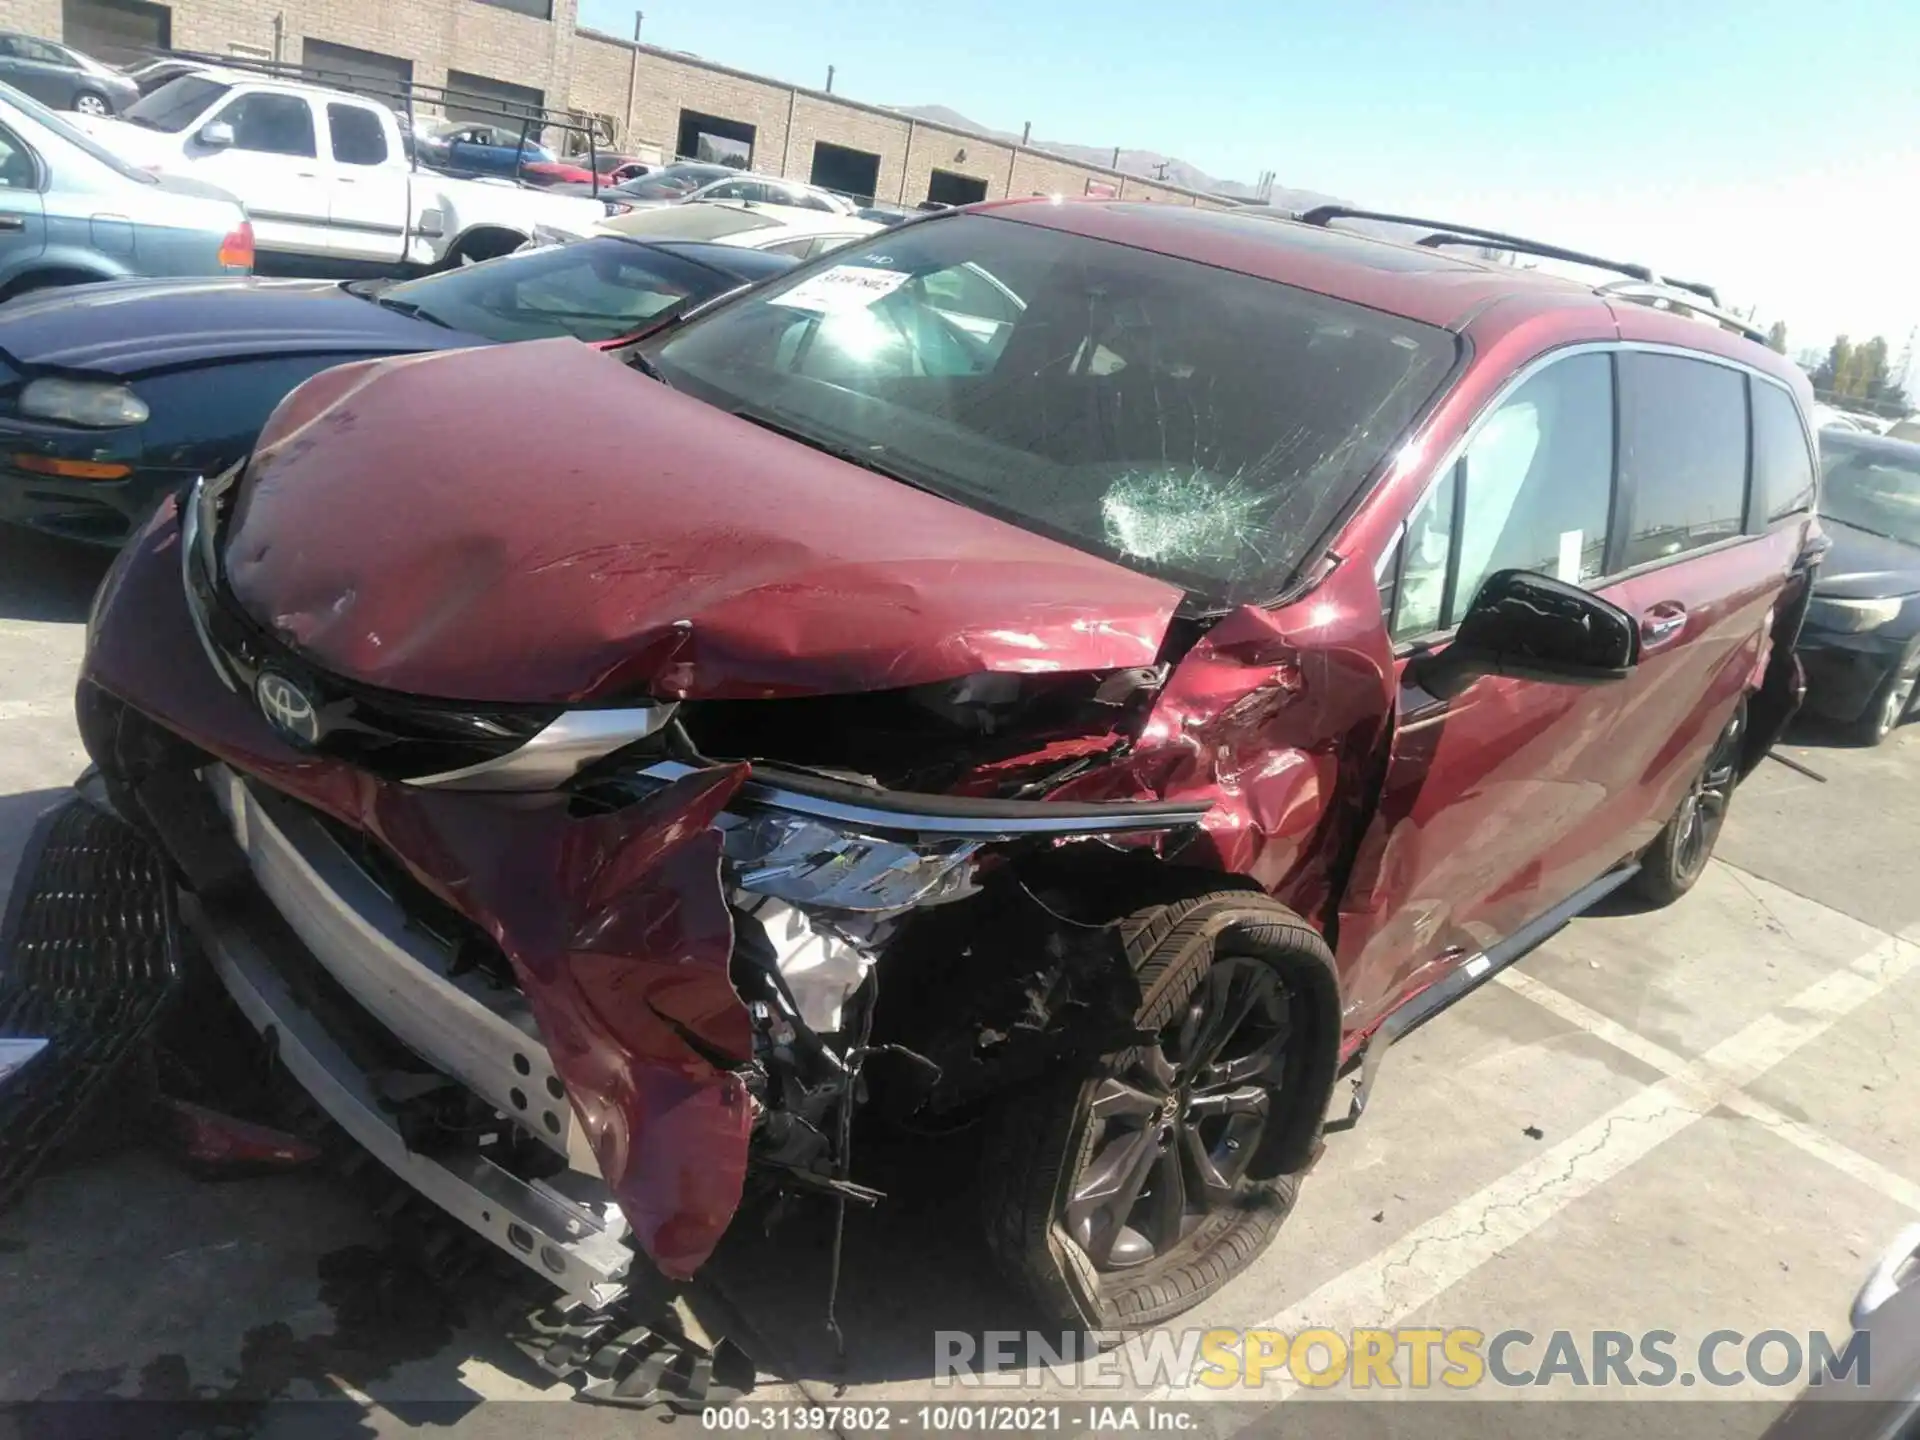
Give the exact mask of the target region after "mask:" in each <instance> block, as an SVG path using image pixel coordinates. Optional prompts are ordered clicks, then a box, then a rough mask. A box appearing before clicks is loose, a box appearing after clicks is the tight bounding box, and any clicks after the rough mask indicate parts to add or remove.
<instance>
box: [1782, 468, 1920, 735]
mask: <svg viewBox="0 0 1920 1440" xmlns="http://www.w3.org/2000/svg"><path fill="white" fill-rule="evenodd" d="M1820 468H1821V471H1822V473H1823V486H1822V490H1821V494H1820V520H1821V523H1822V524H1823V525H1824V526H1825V527H1826V531H1827V534H1828V535H1829V536H1830V537H1831V538H1832V541H1833V549H1832V550H1830V551H1829V552H1828V553H1827V558H1826V560H1825V562H1824V563H1823V564H1822V565H1821V567H1820V581H1819V584H1818V586H1817V587H1816V588H1815V590H1814V597H1813V603H1812V604H1811V605H1810V606H1809V607H1808V609H1807V620H1806V624H1805V625H1804V626H1803V627H1802V629H1801V631H1800V659H1801V663H1802V664H1803V665H1804V666H1805V667H1806V672H1807V700H1806V708H1807V709H1808V711H1810V712H1811V713H1813V714H1815V715H1818V716H1821V717H1822V718H1824V719H1828V720H1834V721H1838V722H1840V723H1841V724H1844V725H1846V726H1848V727H1849V728H1850V729H1851V730H1852V731H1853V733H1854V735H1855V736H1856V738H1857V739H1859V740H1860V741H1861V742H1862V743H1864V744H1868V745H1878V744H1879V743H1880V742H1881V741H1882V740H1884V739H1886V738H1887V736H1888V735H1890V734H1891V733H1892V732H1893V728H1894V727H1895V726H1896V725H1898V724H1899V723H1900V722H1901V721H1902V720H1903V719H1906V718H1908V717H1909V716H1911V715H1913V714H1914V713H1915V711H1916V709H1920V704H1917V703H1916V702H1917V700H1920V697H1917V696H1916V693H1915V691H1916V685H1915V681H1916V679H1917V678H1920V445H1910V444H1908V443H1907V442H1905V441H1903V440H1883V439H1881V438H1880V437H1879V436H1877V435H1861V434H1856V433H1854V432H1852V431H1847V430H1822V431H1821V432H1820Z"/></svg>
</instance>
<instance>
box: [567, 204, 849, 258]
mask: <svg viewBox="0 0 1920 1440" xmlns="http://www.w3.org/2000/svg"><path fill="white" fill-rule="evenodd" d="M880 228H881V227H880V226H878V225H876V224H875V223H874V222H873V221H871V220H862V219H859V218H858V217H857V216H853V215H843V214H841V213H840V212H839V211H837V210H798V209H792V208H789V207H787V206H784V205H755V204H751V203H749V202H746V201H732V200H729V201H700V202H698V203H695V204H690V205H669V206H663V207H661V208H659V209H642V210H634V211H632V212H630V213H628V214H625V215H614V216H610V217H608V218H607V219H605V220H603V221H601V222H600V224H598V225H597V226H595V227H594V230H593V233H594V234H597V235H629V236H632V237H634V238H635V239H646V240H709V241H712V242H713V243H714V244H716V245H736V246H741V247H744V248H746V249H749V250H770V251H772V252H773V253H775V254H777V255H791V256H792V257H794V258H795V259H797V260H806V259H811V258H812V257H813V256H815V255H824V254H826V253H827V251H829V250H834V249H837V248H839V247H840V246H842V245H846V244H850V243H851V242H853V241H855V240H859V239H862V238H864V237H865V236H868V235H871V234H872V233H873V232H874V231H875V230H878V229H880Z"/></svg>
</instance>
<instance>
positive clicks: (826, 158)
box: [808, 140, 880, 201]
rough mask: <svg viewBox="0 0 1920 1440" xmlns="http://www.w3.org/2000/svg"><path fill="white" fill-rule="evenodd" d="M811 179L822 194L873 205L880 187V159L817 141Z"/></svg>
mask: <svg viewBox="0 0 1920 1440" xmlns="http://www.w3.org/2000/svg"><path fill="white" fill-rule="evenodd" d="M808 178H809V179H811V180H812V181H813V183H814V184H816V185H818V186H819V187H820V188H821V189H822V190H833V191H836V192H838V193H839V194H842V195H853V196H857V197H858V198H860V199H862V200H869V201H870V200H872V199H873V193H874V191H875V189H877V188H878V186H879V184H880V157H879V156H878V155H872V154H869V153H868V152H867V151H865V150H853V149H849V148H848V147H847V146H845V145H829V144H828V143H827V142H826V141H824V140H817V141H815V142H814V146H813V171H812V173H811V174H810V175H809V177H808Z"/></svg>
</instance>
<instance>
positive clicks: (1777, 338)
mask: <svg viewBox="0 0 1920 1440" xmlns="http://www.w3.org/2000/svg"><path fill="white" fill-rule="evenodd" d="M1767 348H1768V349H1769V350H1772V351H1774V352H1775V353H1776V354H1779V355H1784V354H1786V353H1787V322H1786V321H1784V320H1776V321H1774V322H1773V324H1771V325H1769V326H1768V327H1767Z"/></svg>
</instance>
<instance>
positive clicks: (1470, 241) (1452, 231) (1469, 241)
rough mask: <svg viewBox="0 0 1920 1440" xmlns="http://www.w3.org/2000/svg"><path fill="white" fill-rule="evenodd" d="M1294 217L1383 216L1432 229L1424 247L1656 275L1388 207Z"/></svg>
mask: <svg viewBox="0 0 1920 1440" xmlns="http://www.w3.org/2000/svg"><path fill="white" fill-rule="evenodd" d="M1297 218H1298V219H1299V221H1300V223H1301V224H1303V225H1320V226H1325V225H1327V224H1329V223H1330V222H1332V221H1334V220H1384V221H1387V222H1389V223H1390V224H1394V225H1414V226H1418V227H1419V228H1420V229H1422V230H1430V231H1433V232H1434V233H1433V234H1430V235H1422V236H1421V237H1420V238H1419V239H1418V240H1416V241H1415V242H1414V243H1415V244H1416V245H1422V246H1425V247H1426V248H1428V249H1437V248H1439V247H1440V246H1442V245H1482V246H1485V247H1486V248H1487V249H1490V250H1511V251H1513V252H1515V253H1516V254H1521V255H1539V256H1542V257H1544V258H1545V259H1549V260H1569V261H1572V262H1573V263H1574V264H1576V265H1593V266H1596V267H1598V268H1599V269H1602V270H1611V271H1613V272H1614V273H1615V274H1618V275H1626V276H1630V277H1631V278H1633V279H1635V280H1646V281H1654V280H1658V279H1659V278H1660V277H1659V276H1657V275H1655V274H1654V273H1653V271H1651V270H1649V269H1648V268H1647V267H1646V266H1644V265H1631V264H1628V263H1627V262H1625V261H1622V260H1607V259H1603V258H1602V257H1600V256H1598V255H1589V254H1587V253H1585V252H1584V251H1581V250H1569V249H1567V248H1566V247H1565V246H1562V245H1548V244H1546V243H1544V242H1542V241H1539V240H1528V239H1525V238H1523V237H1522V236H1519V235H1509V234H1507V233H1506V232H1504V231H1501V230H1483V229H1481V228H1480V227H1479V226H1477V225H1456V224H1454V223H1453V222H1452V221H1450V220H1426V219H1422V218H1421V217H1420V216H1418V215H1396V214H1394V213H1392V212H1391V211H1388V210H1361V209H1357V208H1355V207H1354V206H1351V205H1316V206H1314V207H1313V209H1311V210H1303V211H1301V212H1300V215H1299V216H1298V217H1297Z"/></svg>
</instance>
